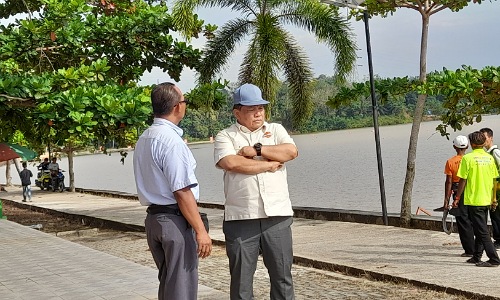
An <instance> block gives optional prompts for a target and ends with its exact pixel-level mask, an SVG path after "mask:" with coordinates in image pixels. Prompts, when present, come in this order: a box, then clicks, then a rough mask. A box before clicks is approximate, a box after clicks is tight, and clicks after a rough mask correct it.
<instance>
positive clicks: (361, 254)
mask: <svg viewBox="0 0 500 300" xmlns="http://www.w3.org/2000/svg"><path fill="white" fill-rule="evenodd" d="M0 198H1V199H7V200H12V201H16V202H20V201H21V199H22V195H21V189H20V188H18V189H16V188H10V189H9V192H8V193H1V194H0ZM28 205H33V206H37V207H42V208H46V209H50V210H55V211H60V212H64V213H69V214H74V215H81V216H90V217H93V218H98V219H104V220H111V221H114V222H118V223H127V224H130V225H132V226H135V227H138V226H143V224H144V217H145V214H146V213H145V209H144V208H143V207H141V206H140V205H139V204H138V202H137V201H135V200H127V199H122V198H108V197H101V196H95V195H90V194H80V193H67V192H65V193H52V192H39V191H35V194H34V197H33V202H31V203H28ZM202 210H203V211H205V212H207V213H208V215H209V219H210V222H211V227H210V235H211V237H212V239H214V240H216V241H223V240H224V236H223V233H222V229H221V227H222V226H221V225H222V215H223V212H222V211H221V210H215V209H202ZM3 223H6V222H3ZM0 226H3V224H2V223H0ZM10 227H14V228H17V229H16V230H15V231H16V232H18V235H19V234H24V232H25V231H26V229H23V228H22V227H19V226H17V225H10ZM2 228H3V227H2ZM0 233H1V235H0V238H2V239H4V238H3V234H4V233H3V230H0ZM32 234H36V235H37V236H43V238H42V240H50V241H52V240H53V239H56V240H54V241H53V242H51V243H56V244H62V245H64V248H69V249H70V250H68V251H69V252H67V253H69V254H67V256H68V257H66V259H69V258H73V256H72V255H74V254H75V253H76V252H79V251H82V252H83V251H85V252H87V251H88V252H92V255H93V256H94V255H95V256H102V257H105V258H106V259H107V258H110V257H111V256H109V255H106V254H99V253H96V251H93V250H83V249H86V248H85V247H81V246H78V245H72V246H70V245H66V244H68V242H66V241H62V240H59V239H57V238H54V237H51V236H49V235H45V234H43V233H39V232H36V231H35V233H32ZM293 235H294V254H295V257H296V261H297V262H302V263H307V264H312V265H314V266H316V267H320V268H325V269H329V270H343V271H345V272H348V273H352V274H365V273H366V274H369V275H370V276H372V277H375V278H386V279H391V280H401V281H405V282H412V283H414V284H417V285H421V286H426V287H432V288H433V289H437V290H447V291H449V292H453V293H459V292H462V293H464V294H465V295H468V296H479V297H481V298H486V299H500V285H498V284H495V283H494V282H496V281H495V280H496V278H499V276H500V268H479V267H476V266H474V265H471V264H467V263H465V259H464V258H462V257H460V254H461V253H462V252H463V251H462V250H461V247H460V242H459V239H458V235H456V234H452V235H450V236H449V235H446V234H445V233H442V232H435V231H426V230H415V229H404V228H399V227H391V226H381V225H369V224H359V223H347V222H336V221H323V220H309V219H301V218H295V219H294V224H293ZM17 238H20V237H19V236H18V237H17ZM7 244H8V243H7ZM69 244H71V243H69ZM4 247H7V248H9V247H10V248H9V249H5V248H4ZM29 250H30V249H27V247H23V246H22V245H20V244H17V245H15V246H6V245H4V242H3V241H2V242H1V243H0V255H2V257H5V256H6V255H10V253H13V252H21V253H22V252H25V253H28V252H27V251H29ZM7 251H9V252H7ZM6 253H8V254H6ZM26 255H28V254H26ZM30 255H35V256H36V255H40V256H41V255H42V253H40V251H31V254H30ZM42 259H43V258H42ZM483 259H487V258H486V256H484V257H483ZM115 260H119V259H117V258H115V257H113V258H112V259H111V258H110V260H109V261H115ZM120 261H122V263H123V264H126V265H127V266H128V265H129V264H130V263H128V262H126V261H124V260H120ZM48 262H50V263H51V264H52V263H54V264H55V262H54V261H49V260H48ZM18 263H21V264H22V263H23V261H22V260H20V261H19V262H18ZM85 264H86V263H85V261H75V262H73V263H72V269H73V270H74V269H78V268H77V266H82V267H83V266H85ZM107 264H108V265H109V264H110V263H109V262H107ZM62 265H64V264H62ZM132 265H134V264H132ZM134 266H135V268H133V269H134V270H135V269H137V273H135V271H131V272H128V274H127V275H130V274H131V273H133V274H135V275H134V276H137V277H136V278H144V280H146V281H147V279H146V277H147V278H148V279H150V280H151V282H152V283H151V284H152V286H151V289H152V291H153V292H155V290H156V272H155V271H151V270H149V269H148V270H143V267H141V266H137V265H134ZM11 268H12V266H11ZM47 270H48V269H47ZM94 271H95V272H96V275H95V276H108V275H111V277H113V278H114V279H115V281H116V279H117V278H116V277H117V276H113V275H112V274H107V272H103V270H99V268H97V269H96V270H94ZM51 272H53V271H51ZM109 273H111V272H109ZM0 274H2V275H0V283H3V282H4V281H5V282H9V281H10V280H13V279H14V278H12V277H13V276H14V277H15V276H18V275H16V274H17V273H16V272H14V274H12V273H9V274H11V275H10V277H9V276H6V275H4V274H6V273H4V271H3V269H1V267H0ZM24 274H26V273H24ZM19 276H21V275H19ZM134 276H132V277H134ZM93 277H94V276H91V278H93ZM91 278H87V279H80V280H83V281H85V280H89V281H90V279H91ZM127 278H129V277H128V276H127V277H126V278H121V277H120V280H127ZM117 284H119V283H117ZM142 285H143V286H146V284H144V283H143V284H142ZM4 286H7V285H5V284H4ZM0 288H4V287H3V286H1V285H0ZM126 291H129V289H127V290H126ZM122 292H123V290H122ZM0 294H3V292H2V290H0ZM146 295H147V293H146ZM97 296H98V295H97ZM117 296H119V295H118V294H117ZM144 297H146V298H147V296H144ZM224 298H226V299H227V296H222V297H221V296H220V295H219V298H213V299H224ZM67 299H70V297H68V298H67ZM71 299H75V298H71ZM97 299H99V298H97ZM204 299H210V298H204Z"/></svg>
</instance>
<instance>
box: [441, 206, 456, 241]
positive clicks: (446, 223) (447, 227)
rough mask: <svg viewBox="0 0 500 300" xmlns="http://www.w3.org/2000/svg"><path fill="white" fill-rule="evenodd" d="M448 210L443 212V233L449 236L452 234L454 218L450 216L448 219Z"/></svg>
mask: <svg viewBox="0 0 500 300" xmlns="http://www.w3.org/2000/svg"><path fill="white" fill-rule="evenodd" d="M448 211H449V210H448V209H446V210H445V211H443V231H444V232H445V233H446V234H448V235H449V234H451V233H452V232H453V219H454V217H453V216H452V215H450V218H448Z"/></svg>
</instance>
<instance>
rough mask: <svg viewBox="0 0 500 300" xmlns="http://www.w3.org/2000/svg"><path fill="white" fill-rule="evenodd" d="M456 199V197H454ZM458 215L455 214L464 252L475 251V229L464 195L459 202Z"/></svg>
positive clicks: (470, 252)
mask: <svg viewBox="0 0 500 300" xmlns="http://www.w3.org/2000/svg"><path fill="white" fill-rule="evenodd" d="M453 199H455V197H453ZM458 211H459V213H458V215H456V216H455V218H456V220H457V228H458V236H459V237H460V243H461V244H462V248H464V252H465V253H466V254H473V253H474V248H475V245H474V229H473V228H472V222H471V220H470V218H469V210H468V207H467V206H465V205H464V195H463V194H462V197H461V198H460V201H459V202H458Z"/></svg>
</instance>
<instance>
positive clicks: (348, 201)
mask: <svg viewBox="0 0 500 300" xmlns="http://www.w3.org/2000/svg"><path fill="white" fill-rule="evenodd" d="M499 121H500V116H488V117H485V118H483V121H482V122H481V123H480V124H474V125H472V126H469V127H466V128H465V130H463V131H462V132H460V133H452V134H451V139H453V138H454V137H455V136H457V135H458V134H464V135H467V134H468V133H470V132H472V131H474V130H478V129H480V128H482V127H490V128H491V129H493V131H494V132H499V133H500V126H499V124H500V122H499ZM438 124H439V122H437V121H436V122H425V123H422V125H421V128H420V134H419V142H418V149H417V162H416V175H415V182H414V187H413V195H412V212H413V213H414V212H415V211H416V209H417V207H418V206H421V207H424V208H426V209H428V210H430V209H433V208H436V207H438V206H440V205H441V204H442V198H443V194H444V181H445V176H444V174H443V171H444V164H445V162H446V160H447V159H448V158H449V157H451V156H452V155H454V154H455V151H454V149H453V147H452V144H451V140H447V139H446V138H444V137H441V136H440V134H439V133H436V131H435V128H436V126H437V125H438ZM410 131H411V124H405V125H396V126H384V127H380V137H381V148H382V159H383V168H384V180H385V189H386V199H387V210H388V212H390V213H391V212H392V213H399V211H400V207H401V195H402V190H403V183H404V179H405V174H406V157H407V152H408V143H409V138H410ZM293 138H294V140H295V142H296V144H297V147H298V149H299V157H298V158H297V159H295V160H294V161H292V162H289V163H288V164H287V168H288V182H289V188H290V196H291V199H292V203H293V205H294V206H305V207H322V208H336V209H350V210H364V211H381V200H380V191H379V181H378V171H377V159H376V151H375V138H374V133H373V129H372V128H361V129H351V130H340V131H330V132H323V133H317V134H305V135H295V136H293ZM190 148H191V150H192V151H193V154H194V156H195V158H196V160H197V163H198V168H197V177H198V180H199V182H200V196H201V199H200V201H201V202H208V203H219V204H222V203H223V201H224V194H223V187H222V171H221V170H218V169H216V168H215V167H214V163H213V144H208V143H207V144H193V145H190ZM132 156H133V152H130V153H129V155H128V156H127V158H126V159H125V164H124V165H122V164H121V163H120V155H119V154H118V153H113V154H111V155H110V156H109V155H104V154H95V155H85V156H78V157H76V158H75V165H74V166H75V186H76V187H80V188H88V189H100V190H110V191H123V192H128V193H133V194H135V193H136V188H135V183H134V176H133V169H132V158H133V157H132ZM59 165H60V167H61V168H62V169H64V170H68V167H67V165H68V163H67V159H66V158H64V159H63V160H62V161H60V162H59ZM30 168H31V170H32V171H33V173H34V174H36V172H35V170H36V168H34V167H30ZM14 170H15V169H14ZM0 174H2V176H0V182H2V183H5V177H4V175H3V174H5V167H0ZM13 174H14V173H13ZM13 177H14V178H13V182H14V183H17V184H19V182H20V181H19V178H18V176H13ZM68 177H69V175H68V173H67V172H66V185H69V178H68ZM33 184H34V180H33ZM33 190H34V192H37V190H38V188H36V187H34V188H33Z"/></svg>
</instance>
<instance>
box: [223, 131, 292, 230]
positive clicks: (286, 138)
mask: <svg viewBox="0 0 500 300" xmlns="http://www.w3.org/2000/svg"><path fill="white" fill-rule="evenodd" d="M259 142H260V143H261V144H262V145H279V144H294V145H295V142H294V141H293V139H292V138H291V137H290V135H289V134H288V132H287V131H286V129H285V128H284V127H283V126H282V125H281V124H277V123H264V125H263V126H262V127H261V128H259V129H257V130H255V131H253V132H251V131H250V130H249V129H248V128H246V127H245V126H242V125H240V124H233V125H232V126H230V127H229V128H227V129H224V130H222V131H221V132H219V133H218V134H217V136H216V137H215V145H214V160H215V165H216V167H218V165H217V163H218V162H219V161H220V160H221V159H222V158H224V157H226V156H228V155H236V154H237V153H238V151H239V150H240V149H241V148H242V147H244V146H253V145H254V144H256V143H259ZM254 159H259V157H255V158H254ZM224 194H225V197H226V201H225V203H224V207H225V220H226V221H232V220H246V219H260V218H267V217H271V216H293V210H292V204H291V201H290V196H289V194H288V183H287V172H286V166H285V165H283V167H282V168H280V169H279V170H277V171H276V172H274V173H273V172H264V173H260V174H257V175H247V174H241V173H235V172H230V171H225V170H224Z"/></svg>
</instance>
